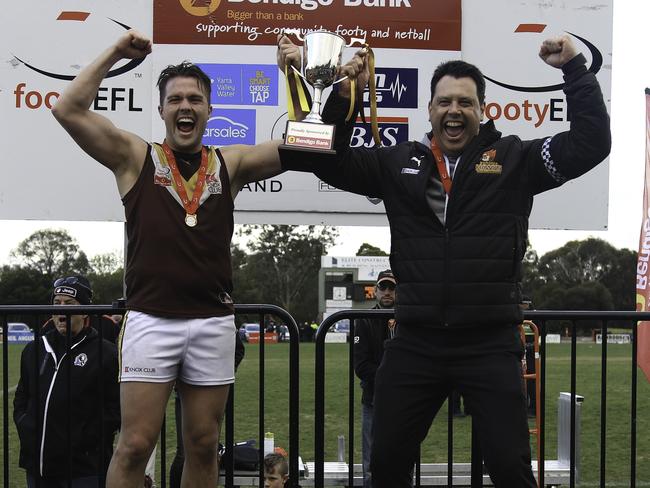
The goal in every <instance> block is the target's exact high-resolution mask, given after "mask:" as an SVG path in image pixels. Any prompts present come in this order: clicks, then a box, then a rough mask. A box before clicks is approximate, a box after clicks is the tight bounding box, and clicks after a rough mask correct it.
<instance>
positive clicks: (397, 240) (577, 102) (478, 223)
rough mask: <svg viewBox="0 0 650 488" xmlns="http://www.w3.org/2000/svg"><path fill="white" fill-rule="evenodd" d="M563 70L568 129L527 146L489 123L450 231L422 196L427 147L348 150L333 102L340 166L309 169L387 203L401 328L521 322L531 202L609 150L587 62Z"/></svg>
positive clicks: (430, 182) (451, 207)
mask: <svg viewBox="0 0 650 488" xmlns="http://www.w3.org/2000/svg"><path fill="white" fill-rule="evenodd" d="M562 71H563V73H564V79H565V85H564V93H565V95H566V99H567V104H568V109H569V112H570V114H571V122H570V130H569V131H565V132H561V133H558V134H556V135H554V136H552V137H543V138H540V139H533V140H527V141H522V140H521V139H519V138H518V137H517V136H505V137H504V136H502V135H501V133H500V132H498V131H497V130H496V129H495V127H494V124H493V122H492V121H489V122H487V123H485V124H483V125H482V126H481V128H480V131H479V134H478V135H477V136H476V137H475V138H474V139H473V140H472V141H470V143H469V144H468V146H467V147H466V148H465V150H464V152H463V154H462V155H461V162H460V163H459V166H458V167H457V169H456V173H455V175H454V180H453V186H452V189H451V195H450V197H449V203H448V207H447V215H446V221H445V223H444V224H443V223H442V222H441V221H440V219H439V218H438V217H436V214H435V213H434V211H433V210H432V208H431V206H430V205H429V203H428V201H427V197H426V192H427V188H429V187H430V186H434V187H435V186H440V187H441V184H440V182H439V181H440V176H439V174H438V170H437V167H436V165H435V162H434V159H433V156H432V154H431V150H430V149H429V147H427V146H426V145H424V144H421V143H419V142H405V143H402V144H399V145H397V146H393V147H382V148H350V147H348V144H349V137H350V134H351V130H352V124H349V123H348V124H346V123H344V122H343V120H342V119H343V117H342V116H341V112H342V111H343V110H342V108H341V107H343V106H344V105H345V104H344V103H340V102H339V101H337V100H336V97H335V96H334V97H332V96H331V97H330V100H333V101H332V102H330V101H329V100H328V104H329V108H328V106H327V105H326V107H325V110H324V111H323V119H324V120H325V121H332V120H335V121H336V124H337V127H336V144H335V146H336V149H337V158H336V161H329V162H328V163H327V164H316V163H315V164H313V171H314V173H315V174H316V176H318V177H319V178H321V179H322V180H323V181H325V182H327V183H329V184H331V185H333V186H336V187H337V188H340V189H343V190H347V191H351V192H354V193H359V194H362V195H366V196H370V197H376V198H381V199H383V200H384V204H385V207H386V214H387V217H388V221H389V224H390V230H391V255H390V263H391V268H392V270H393V272H394V273H395V277H396V278H397V283H398V285H397V294H396V295H397V300H396V303H395V318H396V319H397V322H398V323H399V324H400V326H413V325H415V326H424V327H434V328H446V327H473V326H484V325H490V326H493V325H497V326H503V325H506V324H516V323H520V322H521V321H522V313H521V310H520V309H519V302H520V300H521V292H520V287H519V282H520V281H521V261H522V259H523V256H524V253H525V251H526V245H527V234H528V217H529V215H530V212H531V209H532V204H533V196H534V195H536V194H538V193H542V192H544V191H546V190H550V189H552V188H556V187H558V186H560V185H562V184H563V183H564V182H565V181H567V180H570V179H573V178H577V177H578V176H580V175H582V174H584V173H586V172H587V171H589V170H590V169H592V168H593V167H595V166H596V165H597V164H598V163H600V162H601V161H602V160H603V159H604V158H605V157H607V155H608V154H609V150H610V146H611V136H610V129H609V116H608V114H607V109H606V107H605V104H604V102H603V96H602V93H601V90H600V86H599V85H598V81H597V80H596V78H595V76H594V75H593V73H591V72H589V71H587V69H586V67H585V58H584V56H582V55H578V56H576V57H575V58H573V59H572V60H571V61H569V62H568V63H566V64H565V65H564V66H563V67H562ZM283 164H284V161H283ZM291 166H292V165H291V164H285V167H287V168H289V169H294V168H292V167H291ZM434 190H435V188H434Z"/></svg>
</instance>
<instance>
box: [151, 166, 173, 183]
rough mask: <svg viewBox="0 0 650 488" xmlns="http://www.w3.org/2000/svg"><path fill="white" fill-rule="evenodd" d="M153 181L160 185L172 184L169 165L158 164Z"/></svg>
mask: <svg viewBox="0 0 650 488" xmlns="http://www.w3.org/2000/svg"><path fill="white" fill-rule="evenodd" d="M153 182H154V183H155V184H156V185H160V186H172V175H171V170H170V169H169V167H168V166H156V172H155V173H154V175H153Z"/></svg>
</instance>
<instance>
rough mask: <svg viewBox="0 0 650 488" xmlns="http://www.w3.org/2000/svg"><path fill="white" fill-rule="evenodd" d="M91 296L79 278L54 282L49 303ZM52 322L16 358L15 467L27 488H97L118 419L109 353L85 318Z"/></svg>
mask: <svg viewBox="0 0 650 488" xmlns="http://www.w3.org/2000/svg"><path fill="white" fill-rule="evenodd" d="M91 298H92V290H91V288H90V283H89V282H88V280H87V279H86V278H84V277H82V276H70V277H67V278H61V279H58V280H56V281H55V282H54V289H53V293H52V303H53V304H54V305H88V304H89V303H90V302H91ZM52 321H53V323H54V329H53V330H50V331H49V332H48V333H46V334H45V335H43V336H42V337H41V338H40V340H39V341H38V343H36V342H35V341H33V342H30V343H29V344H27V346H25V349H24V350H23V353H22V356H21V360H20V380H19V381H18V386H17V387H16V396H15V398H14V422H15V423H16V429H17V430H18V435H19V437H20V459H19V465H20V467H22V468H24V469H25V470H26V471H27V486H28V487H29V488H32V487H35V486H36V483H37V479H38V483H39V485H38V486H40V487H41V488H63V487H67V486H68V479H70V480H71V486H72V488H97V487H102V486H104V477H105V473H106V468H107V467H108V461H109V460H110V455H111V452H107V451H110V449H111V446H112V444H111V442H110V441H111V440H112V439H113V436H114V434H115V432H116V431H117V429H118V427H119V421H120V398H119V387H118V383H117V370H118V365H117V350H116V347H115V344H112V343H110V342H109V341H107V340H105V339H104V340H100V338H99V334H98V333H97V331H96V330H95V329H94V328H92V327H90V325H89V317H88V316H87V315H72V316H70V317H69V319H68V318H67V317H66V316H65V315H53V316H52ZM68 324H69V327H70V331H69V333H68ZM68 394H69V395H70V396H68ZM102 440H103V443H102ZM68 443H69V444H68ZM68 445H69V446H70V450H68V447H67V446H68ZM102 446H104V448H103V451H104V452H102Z"/></svg>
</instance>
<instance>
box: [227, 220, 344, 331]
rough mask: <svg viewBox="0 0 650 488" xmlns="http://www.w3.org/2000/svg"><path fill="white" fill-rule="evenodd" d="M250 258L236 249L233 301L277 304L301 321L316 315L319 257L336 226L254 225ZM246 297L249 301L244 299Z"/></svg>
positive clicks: (332, 238) (250, 232)
mask: <svg viewBox="0 0 650 488" xmlns="http://www.w3.org/2000/svg"><path fill="white" fill-rule="evenodd" d="M240 235H242V236H246V237H248V238H249V241H248V244H247V250H248V253H246V252H244V251H242V250H239V249H238V248H237V247H236V246H235V247H233V251H234V252H233V270H234V271H233V279H234V286H235V291H234V294H233V295H234V297H233V298H234V299H235V301H236V302H238V303H245V302H247V301H249V302H250V301H253V302H261V303H271V304H275V305H278V306H280V307H282V308H284V309H285V310H287V311H288V312H289V313H290V314H292V315H293V316H294V318H295V319H296V320H297V321H298V322H300V321H306V320H312V319H313V318H314V317H315V316H316V314H317V312H318V271H319V270H320V258H321V256H323V255H324V254H326V253H327V249H328V248H329V247H330V246H332V245H333V244H334V242H335V239H336V237H337V236H338V231H337V230H336V229H335V228H333V227H326V226H325V227H323V226H314V225H310V226H302V225H301V226H292V225H269V224H264V225H253V226H246V227H245V228H244V229H242V230H241V231H240ZM245 298H248V299H249V300H245Z"/></svg>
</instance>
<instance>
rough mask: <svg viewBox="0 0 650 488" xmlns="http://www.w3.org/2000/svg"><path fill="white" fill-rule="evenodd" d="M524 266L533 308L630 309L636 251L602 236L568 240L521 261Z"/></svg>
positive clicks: (632, 304)
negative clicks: (539, 256) (539, 255)
mask: <svg viewBox="0 0 650 488" xmlns="http://www.w3.org/2000/svg"><path fill="white" fill-rule="evenodd" d="M527 254H528V253H527ZM524 270H525V272H524V276H525V279H524V288H525V289H527V290H528V289H531V290H533V291H532V294H533V303H534V306H535V308H538V309H547V310H633V309H634V293H635V291H634V287H635V272H636V254H635V253H634V252H633V251H630V250H629V249H616V248H615V247H614V246H612V245H611V244H609V243H607V242H605V241H603V240H602V239H597V238H589V239H585V240H583V241H571V242H568V243H566V244H565V245H564V246H562V247H560V248H558V249H555V250H553V251H550V252H548V253H546V254H545V255H543V256H542V257H541V258H539V259H538V260H537V261H536V262H535V260H529V263H528V265H527V264H526V263H524ZM583 325H587V326H593V327H597V326H598V325H597V324H596V323H593V324H583ZM610 325H611V324H610Z"/></svg>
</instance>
